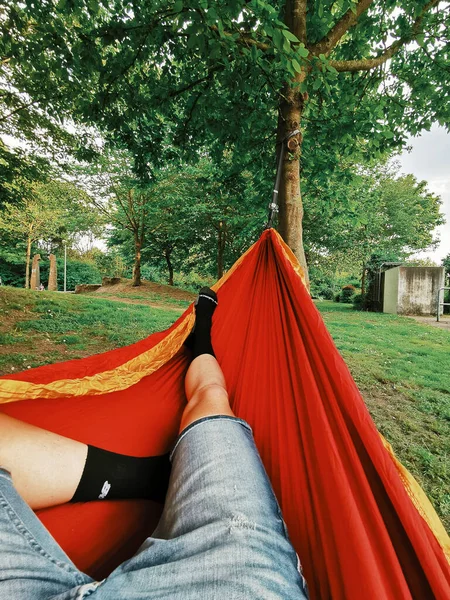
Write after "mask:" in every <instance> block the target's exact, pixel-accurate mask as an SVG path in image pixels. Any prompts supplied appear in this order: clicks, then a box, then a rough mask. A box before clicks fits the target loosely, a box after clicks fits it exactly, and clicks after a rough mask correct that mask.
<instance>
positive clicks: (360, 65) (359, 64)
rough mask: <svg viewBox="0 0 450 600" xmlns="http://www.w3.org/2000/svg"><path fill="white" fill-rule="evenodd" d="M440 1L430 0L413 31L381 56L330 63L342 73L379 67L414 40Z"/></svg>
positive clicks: (414, 24)
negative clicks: (427, 14)
mask: <svg viewBox="0 0 450 600" xmlns="http://www.w3.org/2000/svg"><path fill="white" fill-rule="evenodd" d="M440 2H441V0H430V2H428V3H427V4H425V6H424V7H423V10H422V12H421V13H420V15H419V16H418V17H417V18H416V20H415V21H414V23H413V24H412V27H411V33H410V34H409V35H405V36H403V37H401V38H399V39H398V40H396V41H395V42H394V43H393V44H391V45H390V46H389V47H388V48H386V50H385V51H384V52H382V53H381V54H380V55H379V56H374V57H373V58H360V59H356V60H330V62H329V64H330V65H331V66H332V67H334V68H335V69H336V70H337V71H339V72H340V73H343V72H350V73H355V72H356V71H370V69H374V68H376V67H379V66H380V65H382V64H384V63H385V62H386V61H388V60H389V59H390V58H392V57H393V56H394V54H396V53H397V52H398V51H399V50H400V49H401V48H402V47H403V46H404V45H405V44H408V43H409V42H411V41H412V40H414V39H415V38H416V37H417V36H418V35H419V34H420V33H421V25H422V21H423V17H424V16H425V13H427V12H428V11H430V10H431V9H432V8H433V7H435V6H437V5H438V4H439V3H440Z"/></svg>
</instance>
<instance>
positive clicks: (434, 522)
mask: <svg viewBox="0 0 450 600" xmlns="http://www.w3.org/2000/svg"><path fill="white" fill-rule="evenodd" d="M378 433H379V432H378ZM379 435H380V438H381V441H382V442H383V446H384V447H385V448H386V450H387V451H388V453H389V456H390V457H391V459H392V461H393V463H394V465H395V467H396V469H397V472H398V474H399V477H400V479H401V480H402V483H403V485H404V486H405V489H406V491H407V493H408V496H409V497H410V498H411V501H412V503H413V504H414V506H415V507H416V510H417V511H418V513H419V514H420V516H421V517H422V518H423V519H424V521H425V522H426V524H427V525H428V527H429V528H430V529H431V531H432V532H433V534H434V537H435V538H436V539H437V541H438V543H439V545H440V546H441V548H442V550H443V552H444V555H445V557H446V559H447V561H448V562H449V563H450V537H449V536H448V534H447V532H446V531H445V529H444V526H443V525H442V522H441V520H440V519H439V517H438V515H437V513H436V511H435V510H434V508H433V505H432V504H431V502H430V501H429V500H428V497H427V495H426V494H425V492H424V491H423V489H422V488H421V487H420V485H419V484H418V483H417V481H416V480H415V479H414V477H413V476H412V475H411V473H410V472H409V471H408V469H406V468H405V467H404V466H403V465H402V463H401V462H400V461H399V460H398V458H397V457H396V456H395V453H394V450H393V449H392V446H391V444H390V443H389V442H388V441H387V440H386V439H385V438H384V437H383V436H382V435H381V433H379Z"/></svg>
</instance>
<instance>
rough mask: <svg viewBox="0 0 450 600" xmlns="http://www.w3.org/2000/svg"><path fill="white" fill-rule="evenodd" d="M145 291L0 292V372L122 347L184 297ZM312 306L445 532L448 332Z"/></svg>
mask: <svg viewBox="0 0 450 600" xmlns="http://www.w3.org/2000/svg"><path fill="white" fill-rule="evenodd" d="M148 288H149V289H148V290H146V291H147V292H148V293H145V292H144V290H141V289H140V290H139V291H135V290H134V289H133V290H130V289H128V288H126V287H124V289H120V288H119V289H111V290H105V293H102V294H97V293H95V294H91V295H86V296H82V295H73V294H67V295H63V294H58V293H47V292H31V291H28V290H20V289H17V288H8V287H2V288H0V374H2V375H3V374H7V373H14V372H17V371H22V370H24V369H27V368H32V367H36V366H39V365H42V364H46V363H50V362H58V361H62V360H68V359H72V358H82V357H84V356H88V355H91V354H95V353H98V352H105V351H106V350H110V349H112V348H117V347H119V346H123V345H126V344H131V343H133V342H135V341H137V340H139V339H142V338H143V337H145V336H147V335H149V334H150V333H153V332H154V331H160V330H162V329H165V328H167V327H168V326H169V325H171V324H172V323H173V322H174V321H175V320H176V319H177V318H178V316H179V315H180V314H181V313H182V312H183V310H184V308H185V307H186V306H187V305H188V304H189V298H191V297H192V294H190V293H188V292H182V291H181V290H176V289H174V290H173V296H172V297H171V294H172V292H171V291H170V290H167V286H164V290H163V291H162V293H161V295H158V293H157V291H155V289H154V287H153V288H150V286H148ZM183 294H185V295H184V296H183ZM108 298H110V299H108ZM113 298H114V300H113ZM317 306H318V308H319V310H320V311H321V313H322V316H323V318H324V320H325V322H326V324H327V327H328V329H329V331H330V333H331V335H332V336H333V338H334V340H335V342H336V345H337V347H338V349H339V351H340V352H341V353H342V355H343V357H344V359H345V360H346V362H347V364H348V366H349V368H350V370H351V372H352V374H353V377H354V378H355V380H356V383H357V384H358V386H359V389H360V390H361V392H362V394H363V396H364V398H365V401H366V404H367V406H368V408H369V410H370V412H371V414H372V417H373V419H374V421H375V423H376V424H377V427H378V429H379V430H380V431H381V433H382V434H383V435H384V436H385V437H386V438H387V439H388V441H390V442H391V444H392V445H393V447H394V450H395V452H396V454H397V456H398V457H399V459H400V460H401V461H402V463H403V464H404V465H405V466H406V467H407V468H408V469H409V470H410V471H411V472H412V473H413V475H414V476H415V477H416V478H417V479H418V480H419V482H420V484H421V485H422V486H423V488H424V489H425V491H426V492H427V494H428V496H429V497H430V499H431V500H432V502H433V504H434V506H435V508H436V510H437V511H438V513H439V515H440V517H441V519H442V521H443V523H444V525H445V526H446V528H447V530H450V358H449V357H450V352H449V350H450V331H448V330H442V329H437V328H434V327H431V326H429V325H423V324H420V323H417V322H416V321H414V320H412V319H408V318H405V317H397V316H393V315H385V314H377V313H366V312H357V311H354V310H353V309H352V307H351V306H350V305H346V304H335V303H333V302H326V301H324V302H318V303H317Z"/></svg>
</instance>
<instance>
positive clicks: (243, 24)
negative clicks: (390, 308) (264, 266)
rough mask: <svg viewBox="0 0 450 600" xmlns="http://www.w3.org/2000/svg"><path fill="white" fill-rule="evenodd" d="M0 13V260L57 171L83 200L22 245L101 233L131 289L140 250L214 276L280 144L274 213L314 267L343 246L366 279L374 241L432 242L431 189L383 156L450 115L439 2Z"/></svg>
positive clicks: (41, 6) (249, 218)
mask: <svg viewBox="0 0 450 600" xmlns="http://www.w3.org/2000/svg"><path fill="white" fill-rule="evenodd" d="M0 10H1V19H0V32H1V34H2V35H1V36H0V133H1V134H2V138H1V139H2V141H1V143H0V206H1V207H2V208H1V219H2V221H1V223H2V225H1V227H2V241H1V244H0V246H1V252H2V257H3V258H2V260H6V259H5V258H4V257H5V255H7V254H8V252H10V250H11V242H10V241H11V239H12V241H13V242H17V243H19V239H18V236H15V235H14V233H13V231H14V225H13V224H14V223H15V224H17V225H16V226H17V227H18V223H19V221H20V218H19V215H18V214H16V215H14V210H24V211H25V212H26V211H28V214H31V212H30V211H31V206H32V203H33V201H35V202H37V204H38V205H40V206H41V207H42V208H43V207H44V205H45V206H47V204H45V203H46V202H47V201H48V206H49V207H50V208H49V209H48V210H50V212H51V211H52V210H53V209H52V208H51V205H52V202H53V200H52V199H51V198H52V197H53V199H55V197H56V196H57V194H56V192H54V190H53V191H52V186H53V188H55V186H58V185H59V186H66V188H65V189H67V196H68V197H70V196H71V192H70V191H69V190H70V189H71V190H72V191H73V190H74V189H76V190H78V191H77V194H78V200H76V201H75V200H74V198H73V197H72V200H70V201H69V200H68V203H67V209H65V210H66V217H64V215H63V214H62V213H64V210H62V207H63V204H64V202H63V201H62V199H61V198H62V196H61V195H60V196H59V200H56V204H55V202H54V203H53V207H54V210H55V211H56V212H58V210H59V212H60V213H61V214H60V215H59V216H58V217H56V216H55V215H53V216H50V213H48V217H46V218H43V219H42V217H43V215H44V212H43V210H42V211H41V214H40V217H41V220H42V221H43V222H44V223H45V225H46V226H47V225H48V227H49V230H48V231H45V232H44V231H43V233H42V234H41V235H40V237H39V236H38V237H37V238H36V239H35V240H33V241H32V242H31V244H36V243H37V242H39V243H41V242H43V241H45V240H49V239H51V238H53V239H58V236H59V239H60V240H62V239H63V237H64V236H65V237H64V240H65V241H66V243H67V240H68V239H69V238H70V236H72V239H75V237H76V236H77V235H78V236H80V235H81V233H82V232H83V231H84V232H86V231H88V230H89V231H91V232H92V231H98V228H99V227H100V229H102V228H103V231H104V232H105V231H106V234H107V238H108V244H109V247H110V248H111V249H113V248H114V249H115V252H117V253H118V254H119V255H120V256H121V257H122V258H123V260H124V261H125V262H126V264H131V263H133V265H134V269H133V278H134V282H135V284H137V285H138V284H139V280H140V265H141V263H142V261H144V263H145V262H152V264H155V265H157V266H158V268H160V269H163V268H164V269H165V270H166V271H167V274H168V280H169V282H173V273H174V271H175V270H177V269H178V270H183V269H184V270H188V269H191V268H194V266H197V267H198V265H201V269H202V270H204V271H206V272H208V273H209V274H210V275H211V276H220V274H221V273H222V272H223V270H224V269H225V268H227V267H228V266H229V265H230V263H231V262H232V261H233V260H234V259H235V258H236V257H237V256H238V255H239V254H240V253H241V252H242V250H243V249H244V248H245V247H247V246H248V244H250V243H251V242H252V241H254V240H255V239H257V237H258V235H259V233H260V232H261V229H262V227H263V226H264V221H265V213H266V210H267V209H266V207H267V203H268V200H269V198H270V197H271V188H272V185H273V180H274V176H275V168H276V162H277V161H276V158H275V153H276V149H277V148H278V150H279V148H280V143H286V145H287V152H286V156H285V160H284V163H283V167H282V177H281V188H280V212H279V215H278V221H277V223H276V225H277V227H278V228H279V230H280V232H281V233H282V235H283V237H284V238H285V239H286V241H287V242H288V243H289V244H290V246H291V247H292V249H293V250H294V252H295V253H296V254H297V256H298V258H299V259H300V261H301V262H303V264H304V265H306V264H307V263H308V264H309V265H310V266H313V270H314V268H315V269H316V271H317V268H319V267H320V268H321V269H322V270H323V269H325V270H326V268H328V267H325V266H324V265H330V264H332V263H333V260H335V262H336V261H339V258H338V257H345V260H346V261H347V262H349V261H350V263H351V264H349V269H350V270H351V271H356V270H357V271H358V273H359V275H360V278H361V279H362V282H363V283H364V273H365V266H364V265H365V263H366V262H367V260H368V258H369V257H370V252H371V250H373V248H374V246H375V245H376V246H377V247H378V248H379V247H381V246H383V247H386V249H387V250H389V251H391V250H392V251H395V252H397V253H398V254H402V255H403V256H407V255H408V254H411V253H412V252H413V251H417V250H422V249H424V248H427V247H430V246H431V245H432V244H433V243H434V240H433V236H432V231H433V229H434V227H435V226H436V225H438V224H439V223H440V222H441V220H442V217H441V216H440V214H439V200H438V199H437V198H436V197H434V196H433V195H432V194H430V193H429V192H428V191H427V190H426V186H425V185H424V184H422V183H420V182H417V181H415V180H414V178H412V176H404V177H400V178H399V177H398V173H397V170H396V169H395V168H394V167H392V166H391V167H389V166H387V162H386V161H387V159H388V157H389V156H390V155H391V154H392V153H395V152H396V151H397V150H398V149H399V148H401V147H402V146H403V145H404V144H405V140H406V139H407V136H408V134H416V133H418V132H420V131H421V130H423V129H429V128H430V127H431V124H432V123H433V122H439V123H441V124H442V125H446V126H448V122H449V114H450V111H449V97H448V94H445V93H444V91H445V88H446V86H447V85H448V83H449V70H448V56H447V52H448V50H447V48H448V41H449V40H448V35H449V33H448V32H449V31H450V27H449V25H450V15H449V11H448V7H447V4H446V3H445V2H439V0H431V1H428V2H425V1H421V0H419V1H416V0H414V1H413V0H411V1H406V2H396V1H392V2H389V3H386V2H381V1H379V2H377V1H375V0H372V1H370V0H359V1H353V0H339V1H338V2H336V1H331V0H330V1H322V0H309V1H306V0H286V1H285V2H282V1H280V2H277V1H265V0H250V1H248V0H246V1H244V0H223V1H222V2H220V3H218V2H212V1H209V0H189V1H188V0H186V1H184V0H175V1H173V2H167V1H164V2H163V1H162V0H159V1H158V0H157V1H152V2H149V1H144V2H141V3H140V5H139V10H137V8H136V7H132V6H130V5H129V3H128V2H122V1H121V0H119V1H118V2H115V3H114V5H110V3H108V2H106V1H97V0H96V1H94V2H93V1H92V0H89V1H87V0H86V1H85V0H80V1H77V2H66V1H59V2H49V3H20V2H14V1H13V2H10V3H8V6H7V7H4V8H2V9H0ZM295 132H297V133H295ZM291 134H294V135H291ZM288 135H290V136H291V137H290V138H289V140H288V141H285V140H286V137H287V136H288ZM11 139H13V140H14V146H12V145H11V144H10V140H11ZM40 186H41V187H40ZM55 194H56V196H55ZM63 196H64V197H65V194H63ZM400 199H401V201H400ZM71 202H72V205H71ZM73 202H75V204H76V203H77V202H78V208H76V207H75V208H74V206H75V205H74V204H73ZM30 203H31V204H30ZM27 207H28V208H27ZM81 207H87V209H86V213H84V208H81ZM402 207H403V210H402ZM46 210H47V208H46ZM68 214H70V215H72V216H74V215H75V214H76V215H78V216H79V218H80V219H82V218H84V217H83V215H85V217H86V219H87V220H89V218H91V219H93V218H94V216H95V219H96V223H95V224H93V223H91V224H86V223H84V224H83V225H81V223H80V222H79V223H78V225H76V224H75V223H71V222H70V219H69V218H68V217H67V215H68ZM60 217H61V218H63V221H64V223H63V224H61V222H60V221H59V219H60ZM27 219H28V221H29V220H30V219H29V217H27ZM52 223H53V225H52ZM75 225H76V227H78V231H76V227H75ZM87 225H89V226H87ZM50 229H52V231H50ZM35 231H37V229H35ZM17 233H19V231H18V230H17ZM63 234H64V235H63ZM20 235H22V234H20ZM23 235H24V236H25V234H23ZM33 235H34V236H35V235H36V234H35V233H33ZM8 236H10V237H8ZM11 236H12V237H11ZM31 237H32V236H31ZM25 238H26V239H25ZM29 240H30V236H25V237H23V238H21V240H20V243H23V244H26V245H28V246H29V248H30V252H31V246H30V244H29ZM313 283H314V282H313Z"/></svg>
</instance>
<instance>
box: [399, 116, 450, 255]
mask: <svg viewBox="0 0 450 600" xmlns="http://www.w3.org/2000/svg"><path fill="white" fill-rule="evenodd" d="M408 146H411V147H412V150H411V151H410V152H406V151H405V152H403V153H402V154H401V156H400V157H399V159H400V163H401V168H402V171H403V172H404V173H412V174H413V175H415V176H416V178H417V179H418V180H419V181H422V180H425V181H427V182H428V189H429V190H430V192H433V193H434V194H437V195H438V196H440V197H441V200H442V202H443V204H442V207H441V212H442V213H444V215H445V219H446V221H447V222H446V223H445V225H441V227H438V228H437V230H436V233H437V234H438V236H439V238H440V244H439V246H438V247H437V248H436V249H435V250H430V251H428V252H422V253H420V254H416V255H415V256H417V257H420V258H425V257H428V258H431V259H432V260H433V261H435V262H436V263H437V264H438V265H440V264H441V261H442V259H443V258H444V256H447V254H449V253H450V133H448V132H447V131H446V130H445V129H444V128H443V127H439V126H438V125H433V127H432V128H431V131H425V132H423V133H422V134H421V135H419V136H417V137H414V138H411V139H410V140H408Z"/></svg>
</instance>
